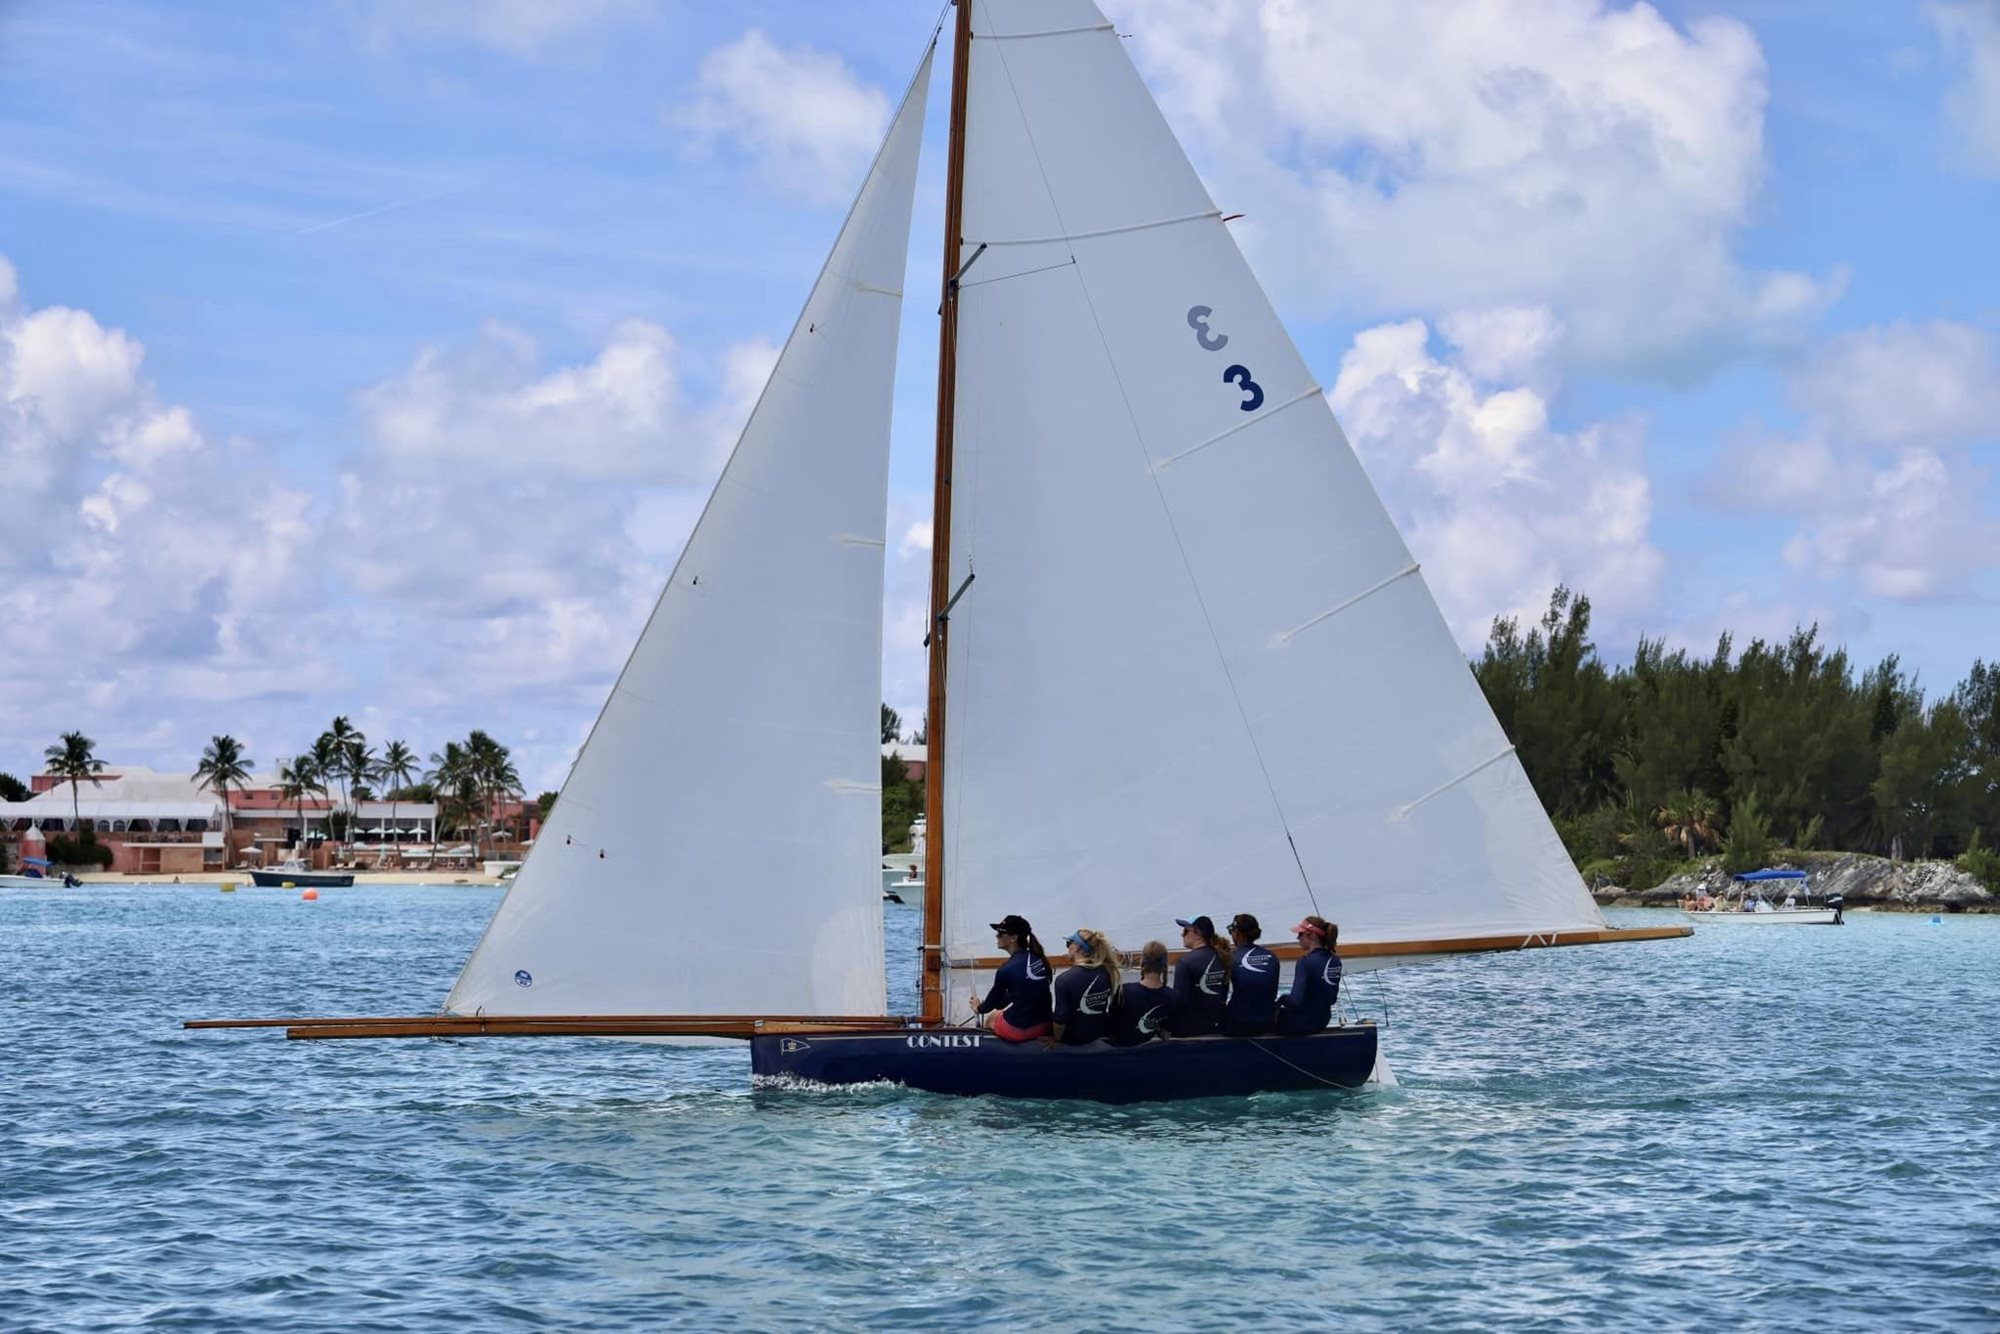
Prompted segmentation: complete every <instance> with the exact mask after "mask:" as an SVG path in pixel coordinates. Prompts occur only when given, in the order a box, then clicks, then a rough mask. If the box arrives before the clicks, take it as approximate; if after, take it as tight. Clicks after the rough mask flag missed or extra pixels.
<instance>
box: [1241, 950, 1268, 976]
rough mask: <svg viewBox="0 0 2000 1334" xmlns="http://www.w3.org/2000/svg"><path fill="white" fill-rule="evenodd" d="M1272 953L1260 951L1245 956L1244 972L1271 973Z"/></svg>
mask: <svg viewBox="0 0 2000 1334" xmlns="http://www.w3.org/2000/svg"><path fill="white" fill-rule="evenodd" d="M1271 958H1272V956H1271V953H1270V951H1268V950H1258V951H1257V952H1256V953H1255V954H1246V955H1244V956H1243V971H1244V972H1246V973H1268V972H1270V971H1271Z"/></svg>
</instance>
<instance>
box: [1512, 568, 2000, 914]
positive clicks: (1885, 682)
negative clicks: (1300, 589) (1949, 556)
mask: <svg viewBox="0 0 2000 1334" xmlns="http://www.w3.org/2000/svg"><path fill="white" fill-rule="evenodd" d="M1472 670H1473V675H1474V676H1475V677H1476V678H1477V679H1478V681H1479V684H1480V687H1481V689H1482V690H1484V692H1485V694H1486V698H1487V701H1488V703H1489V704H1491V705H1492V708H1493V712H1494V714H1495V716H1496V717H1498V718H1499V720H1500V725H1501V727H1502V728H1504V729H1505V730H1506V733H1507V737H1508V740H1510V741H1512V742H1513V743H1514V746H1515V748H1516V751H1517V753H1518V754H1519V755H1520V757H1521V763H1522V765H1523V767H1524V768H1525V769H1526V770H1527V773H1528V779H1529V781H1530V782H1531V783H1533V784H1534V788H1535V792H1536V794H1537V795H1538V796H1539V797H1540V798H1541V800H1542V804H1543V805H1544V806H1545V807H1546V808H1547V809H1548V812H1549V815H1550V817H1551V818H1552V819H1553V820H1554V822H1555V827H1556V832H1557V834H1558V835H1559V836H1560V837H1561V839H1562V841H1563V846H1564V847H1565V848H1566V849H1567V850H1568V851H1569V854H1570V857H1571V859H1572V860H1573V861H1574V862H1575V863H1576V867H1577V870H1578V871H1579V872H1580V873H1581V874H1582V875H1583V878H1584V881H1585V883H1586V884H1588V885H1589V886H1590V887H1591V890H1592V892H1593V893H1594V894H1597V895H1598V897H1599V900H1600V901H1601V902H1604V901H1609V902H1617V903H1624V904H1630V905H1639V904H1646V905H1652V904H1657V903H1659V902H1662V901H1664V902H1667V903H1672V902H1673V901H1674V900H1675V899H1676V898H1677V897H1680V894H1679V893H1677V892H1676V888H1677V887H1678V889H1680V890H1682V891H1685V890H1687V889H1691V888H1692V887H1694V886H1695V885H1696V884H1697V883H1698V882H1702V881H1707V882H1708V883H1719V881H1720V880H1722V879H1726V878H1727V876H1728V875H1731V874H1734V873H1737V872H1741V871H1751V870H1756V869H1759V868H1761V867H1765V866H1792V867H1796V868H1798V869H1802V870H1805V871H1806V872H1807V873H1808V874H1809V875H1810V876H1811V877H1812V884H1813V889H1814V891H1815V892H1823V885H1822V881H1823V879H1826V878H1827V877H1829V876H1831V875H1832V873H1833V869H1834V868H1835V867H1839V868H1841V869H1840V876H1841V878H1842V879H1843V881H1847V882H1851V883H1852V886H1853V888H1852V892H1849V894H1848V897H1849V901H1850V902H1853V903H1868V904H1875V905H1878V906H1890V905H1898V906H1907V907H1910V908H1912V909H1913V910H1915V909H1916V908H1918V907H1920V906H1921V907H1922V908H1923V909H1925V910H1929V909H1939V910H1944V911H1954V912H1956V911H1967V910H1979V907H1980V906H1985V905H1991V903H1992V902H1993V898H1994V896H1995V895H1996V894H2000V853H1996V852H1995V851H1994V845H1995V843H1996V842H2000V663H1995V664H1992V665H1989V664H1987V663H1986V662H1984V661H1983V660H1982V661H1977V662H1974V663H1973V665H1972V669H1971V671H1970V672H1969V673H1968V674H1967V675H1966V678H1965V679H1964V680H1963V681H1961V682H1959V683H1958V684H1957V685H1956V686H1954V687H1953V688H1952V689H1951V690H1950V691H1948V692H1945V693H1942V694H1940V695H1937V696H1936V697H1934V698H1927V697H1926V694H1925V692H1924V690H1923V689H1922V687H1921V686H1920V685H1919V683H1918V682H1917V680H1916V678H1915V677H1914V676H1912V675H1910V674H1909V673H1907V672H1905V671H1904V670H1903V669H1902V666H1901V664H1900V662H1899V661H1898V659H1897V658H1896V657H1894V656H1893V655H1892V656H1890V657H1886V658H1884V659H1883V660H1882V661H1881V662H1879V663H1877V664H1876V665H1874V666H1873V667H1870V668H1867V669H1865V670H1861V671H1859V672H1858V673H1857V671H1856V669H1855V667H1854V666H1853V665H1852V664H1851V663H1850V661H1849V659H1848V656H1847V653H1846V650H1844V649H1839V648H1828V647H1826V646H1824V645H1822V644H1821V643H1820V641H1819V627H1818V626H1816V625H1815V626H1811V627H1802V628H1800V629H1797V630H1795V631H1793V633H1792V635H1791V637H1790V638H1789V639H1788V640H1786V641H1785V642H1784V643H1781V644H1774V643H1766V642H1765V641H1764V640H1762V639H1753V640H1751V641H1750V643H1749V645H1748V646H1747V647H1745V648H1744V649H1743V650H1742V651H1741V652H1740V653H1738V652H1736V651H1735V647H1734V641H1733V639H1732V637H1731V636H1730V635H1729V634H1727V633H1724V634H1723V635H1722V636H1721V637H1720V638H1719V639H1718V640H1717V643H1716V646H1715V650H1714V652H1713V653H1712V654H1710V655H1709V656H1707V657H1698V656H1695V655H1693V654H1690V653H1688V652H1687V651H1686V650H1683V649H1673V650H1669V649H1668V648H1667V647H1666V645H1665V643H1664V641H1662V640H1658V639H1641V640H1640V641H1639V645H1638V648H1637V649H1636V650H1635V652H1634V654H1633V659H1632V662H1631V663H1630V664H1628V665H1622V666H1618V667H1616V668H1607V667H1606V666H1605V664H1604V663H1603V662H1602V661H1601V660H1599V658H1598V656H1597V647H1596V645H1595V644H1594V643H1593V642H1592V641H1591V638H1590V599H1589V598H1588V597H1585V596H1583V595H1582V594H1578V593H1573V592H1571V591H1570V590H1569V589H1567V588H1562V587H1558V588H1557V589H1556V590H1555V592H1554V593H1553V595H1552V596H1551V597H1550V599H1549V608H1548V611H1547V612H1546V613H1545V614H1544V615H1543V617H1542V619H1541V621H1540V623H1539V624H1538V625H1535V626H1531V627H1529V628H1528V630H1527V632H1526V633H1525V634H1524V633H1523V632H1522V629H1521V626H1520V624H1519V622H1517V621H1516V620H1514V619H1513V618H1510V617H1500V618H1497V619H1496V620H1495V621H1494V622H1493V629H1492V631H1491V633H1490V634H1489V636H1488V638H1487V642H1486V647H1485V649H1484V651H1483V652H1482V653H1481V655H1480V657H1479V658H1478V659H1477V660H1476V661H1475V662H1474V663H1473V666H1472ZM1927 868H1929V869H1927ZM1833 892H1837V893H1838V892H1847V891H1845V890H1843V889H1842V888H1839V887H1836V888H1834V890H1833ZM1912 894H1915V895H1917V897H1911V895H1912ZM1926 896H1928V897H1926Z"/></svg>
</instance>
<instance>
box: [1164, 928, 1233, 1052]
mask: <svg viewBox="0 0 2000 1334" xmlns="http://www.w3.org/2000/svg"><path fill="white" fill-rule="evenodd" d="M1174 925H1175V926H1177V927H1179V928H1180V929H1181V948H1183V949H1184V950H1186V951H1187V953H1185V954H1183V955H1181V961H1180V962H1179V963H1177V964H1175V965H1174V1036H1175V1037H1177V1038H1198V1037H1200V1036H1202V1035H1203V1034H1205V1033H1214V1032H1218V1031H1220V1030H1221V1028H1222V1010H1223V1007H1224V1006H1225V1005H1227V1004H1228V1003H1229V942H1228V941H1226V940H1221V939H1218V938H1217V937H1216V934H1215V923H1214V922H1212V921H1210V920H1209V919H1208V918H1206V917H1197V918H1194V919H1193V920H1192V921H1184V920H1182V919H1181V918H1178V917H1176V918H1175V919H1174Z"/></svg>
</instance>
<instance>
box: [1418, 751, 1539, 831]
mask: <svg viewBox="0 0 2000 1334" xmlns="http://www.w3.org/2000/svg"><path fill="white" fill-rule="evenodd" d="M1513 753H1514V748H1513V747H1512V746H1507V747H1505V748H1504V749H1502V750H1500V751H1498V752H1496V753H1495V754H1492V755H1489V756H1487V757H1486V758H1485V759H1483V760H1481V761H1480V762H1479V763H1477V764H1475V765H1473V766H1472V767H1471V768H1470V769H1467V770H1466V771H1465V772H1464V773H1462V774H1460V775H1459V776H1458V777H1456V778H1448V779H1446V780H1445V781H1444V782H1442V783H1439V784H1438V785H1437V786H1436V787H1434V788H1432V789H1431V790H1430V791H1428V792H1426V793H1424V795H1423V796H1421V797H1418V798H1417V799H1416V800H1415V801H1412V802H1408V803H1405V804H1404V805H1401V806H1398V807H1397V808H1396V809H1395V810H1394V811H1393V812H1391V814H1390V816H1389V818H1390V819H1391V820H1407V819H1408V818H1409V817H1410V812H1411V811H1414V810H1415V809H1416V808H1417V807H1419V806H1421V805H1423V804H1424V803H1425V802H1427V801H1429V800H1430V799H1431V798H1432V797H1435V796H1439V795H1441V794H1443V793H1446V792H1449V791H1450V790H1451V789H1453V788H1455V787H1457V786H1458V785H1459V784H1460V783H1463V782H1464V781H1465V780H1466V779H1468V778H1471V777H1472V776H1473V775H1475V774H1478V773H1482V772H1484V771H1485V770H1487V769H1490V768H1492V767H1493V766H1494V765H1496V764H1498V763H1500V761H1502V760H1504V759H1506V758H1507V757H1508V756H1509V755H1512V754H1513Z"/></svg>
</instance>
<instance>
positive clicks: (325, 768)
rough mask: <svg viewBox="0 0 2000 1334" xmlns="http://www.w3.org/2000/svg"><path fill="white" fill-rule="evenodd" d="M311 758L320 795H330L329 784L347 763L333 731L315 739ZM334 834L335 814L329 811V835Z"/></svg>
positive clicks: (340, 720)
mask: <svg viewBox="0 0 2000 1334" xmlns="http://www.w3.org/2000/svg"><path fill="white" fill-rule="evenodd" d="M334 721H336V722H341V723H344V722H346V719H344V718H337V719H335V720H334ZM309 756H310V758H311V760H312V772H313V777H314V778H315V779H317V780H318V781H319V784H320V786H319V789H318V790H319V792H320V794H321V795H322V796H327V795H330V794H329V792H328V788H327V784H328V783H329V782H331V781H332V780H333V779H334V778H337V777H339V775H340V770H341V765H342V764H343V763H344V762H345V761H344V760H343V759H342V757H341V754H340V743H339V742H338V741H335V740H334V739H333V733H332V732H331V731H325V732H321V733H320V734H319V736H318V737H316V738H314V740H313V744H312V750H311V751H310V752H309ZM343 828H344V826H343ZM332 833H333V814H332V812H331V811H329V812H328V813H327V834H328V835H329V836H331V835H332Z"/></svg>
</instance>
